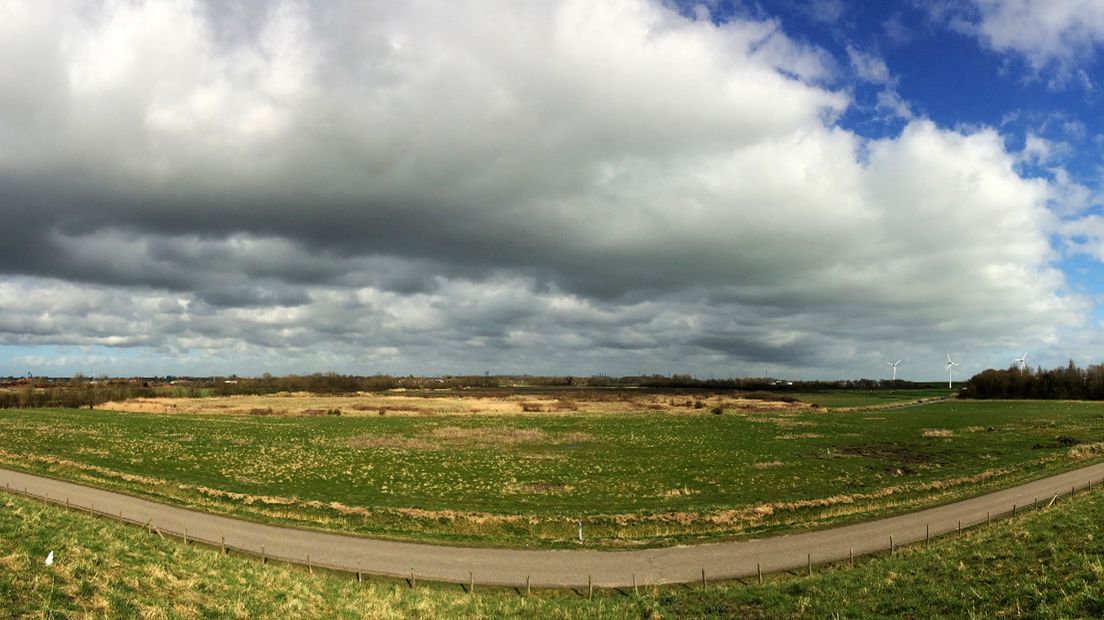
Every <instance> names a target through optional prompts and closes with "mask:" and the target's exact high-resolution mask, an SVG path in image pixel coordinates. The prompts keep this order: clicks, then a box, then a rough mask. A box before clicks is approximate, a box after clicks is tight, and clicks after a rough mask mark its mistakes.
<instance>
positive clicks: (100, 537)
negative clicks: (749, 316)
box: [0, 491, 1104, 618]
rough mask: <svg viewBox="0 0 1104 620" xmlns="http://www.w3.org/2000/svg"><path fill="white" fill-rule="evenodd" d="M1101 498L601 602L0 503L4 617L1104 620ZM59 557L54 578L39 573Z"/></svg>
mask: <svg viewBox="0 0 1104 620" xmlns="http://www.w3.org/2000/svg"><path fill="white" fill-rule="evenodd" d="M1102 522H1104V496H1102V495H1101V493H1100V492H1099V491H1097V492H1094V493H1090V494H1087V495H1081V496H1078V497H1075V498H1074V499H1072V500H1069V501H1068V502H1067V501H1065V500H1064V501H1062V502H1059V503H1058V504H1057V505H1056V506H1054V507H1053V508H1050V509H1045V510H1042V511H1039V512H1032V513H1028V514H1022V513H1021V515H1020V516H1018V517H1016V518H1014V519H1012V520H1010V521H1003V522H997V523H995V524H994V525H993V526H991V527H988V528H983V529H978V530H973V531H970V530H968V531H967V532H966V533H964V534H962V535H961V536H958V537H953V538H950V539H947V540H941V541H934V542H933V543H932V546H931V547H930V548H928V549H925V548H923V547H910V548H905V549H902V550H899V551H898V553H897V554H896V555H895V556H893V557H886V556H885V555H882V556H879V557H876V558H871V559H869V560H865V561H861V562H859V563H858V566H856V567H855V568H854V569H850V570H849V569H846V568H844V567H842V566H836V567H817V568H816V574H815V575H814V576H813V577H811V578H808V577H803V576H794V575H786V574H783V575H775V576H768V579H767V582H766V583H765V584H764V585H762V586H759V585H757V584H755V583H754V582H752V581H745V582H728V583H718V584H709V585H708V586H707V588H706V589H705V590H704V591H703V590H701V589H700V587H699V586H697V585H694V586H671V587H663V588H653V587H648V588H641V589H640V590H639V592H636V593H634V592H633V591H632V590H631V589H623V590H613V591H601V590H598V591H596V592H595V594H594V598H593V599H592V600H588V599H587V598H586V597H585V596H584V595H582V594H581V593H576V592H573V591H534V593H533V596H531V597H525V596H522V593H521V592H518V591H515V590H513V589H493V588H482V587H478V586H477V587H476V591H475V592H474V593H468V592H465V591H464V590H463V589H461V588H460V587H458V586H451V585H439V584H425V583H419V584H418V587H417V589H413V590H412V589H410V588H409V587H408V585H407V584H406V583H405V582H401V581H392V580H382V579H369V580H368V581H367V582H366V583H363V584H358V583H356V582H355V580H353V579H351V578H350V577H349V576H348V575H336V574H323V573H321V572H319V573H317V574H315V575H308V574H307V573H306V571H304V570H302V569H299V568H290V567H286V566H280V565H274V564H269V565H262V564H261V563H260V562H258V561H256V560H251V559H247V558H242V557H236V556H233V555H230V556H221V555H219V553H218V551H217V550H214V549H207V548H204V547H196V546H187V547H185V546H184V545H183V544H181V543H180V542H179V541H175V540H172V539H161V538H158V537H157V536H156V535H151V534H146V533H145V532H144V531H143V530H141V529H138V528H134V527H129V526H124V525H120V524H118V523H116V522H113V521H110V520H102V519H99V518H95V517H90V516H88V515H86V514H84V513H79V512H69V511H66V510H65V509H64V508H60V507H56V506H52V505H47V504H44V503H40V502H37V501H33V500H28V499H24V498H20V497H15V496H7V495H4V494H3V493H2V492H0V567H2V568H3V570H0V606H2V607H0V608H2V610H3V611H5V612H7V614H9V615H11V616H13V617H27V618H77V617H145V618H287V617H310V618H364V617H368V618H503V617H517V618H522V617H525V618H538V617H539V618H578V617H588V618H732V617H738V618H828V617H848V618H889V617H894V618H896V617H906V618H932V617H955V618H967V617H973V618H992V617H1031V618H1078V617H1100V616H1101V615H1102V614H1104V603H1102V602H1101V601H1104V564H1102V562H1101V557H1104V536H1101V535H1100V523H1102ZM50 551H53V552H54V553H55V564H54V565H53V566H52V567H46V566H45V565H44V562H43V559H44V558H45V557H46V554H47V553H49V552H50Z"/></svg>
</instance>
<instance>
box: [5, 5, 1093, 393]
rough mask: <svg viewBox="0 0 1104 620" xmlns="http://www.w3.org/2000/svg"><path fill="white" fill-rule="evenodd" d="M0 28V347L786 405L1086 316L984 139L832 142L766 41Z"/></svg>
mask: <svg viewBox="0 0 1104 620" xmlns="http://www.w3.org/2000/svg"><path fill="white" fill-rule="evenodd" d="M0 17H2V19H0V53H3V54H5V57H9V58H20V59H23V62H22V63H21V64H22V66H35V67H37V68H39V70H38V71H35V72H33V75H31V76H28V75H27V72H26V71H21V70H20V69H19V68H18V66H19V64H12V63H7V64H5V66H3V67H0V138H2V140H0V195H2V196H3V200H2V201H0V217H2V218H3V220H4V221H6V222H18V230H19V232H18V234H14V235H13V234H9V235H6V238H5V239H4V240H3V241H2V242H0V271H2V272H4V273H6V274H7V276H5V279H4V280H2V281H0V283H2V284H3V286H4V288H3V289H0V290H2V291H3V295H0V312H3V319H2V320H3V323H2V324H0V342H5V343H9V344H44V343H50V344H75V345H82V344H106V345H112V346H142V347H149V348H150V349H151V350H153V351H156V352H159V353H156V354H153V355H155V356H158V355H159V356H161V357H159V358H158V359H161V360H163V361H166V363H168V362H171V361H172V360H177V359H180V358H181V357H183V356H188V355H200V353H197V352H203V353H202V355H212V356H213V358H218V357H219V355H218V353H217V352H223V355H222V357H223V358H224V359H225V358H227V357H233V356H235V355H237V356H240V357H241V359H248V360H255V361H256V363H257V364H262V365H263V364H265V363H267V362H265V360H266V359H267V360H271V359H274V358H278V359H289V358H288V356H289V355H291V356H293V357H294V356H295V355H300V356H302V357H301V358H300V359H302V360H304V363H311V364H322V365H323V366H325V364H326V360H329V362H330V363H331V364H332V365H333V367H339V368H344V369H349V370H362V369H363V365H364V364H369V365H371V364H374V363H378V364H381V365H385V366H386V365H388V364H390V365H392V366H394V367H395V368H402V369H408V370H409V371H412V372H418V371H424V372H430V371H436V370H441V369H454V368H458V367H460V366H463V365H464V364H466V363H469V362H471V363H478V364H481V365H486V364H491V363H494V364H496V368H498V369H499V370H502V371H509V370H512V369H513V368H520V369H523V370H529V371H541V370H544V369H547V370H548V371H573V370H574V369H578V368H589V369H594V370H595V371H599V370H608V371H611V372H634V371H637V370H638V368H637V367H638V366H640V367H646V368H648V369H654V370H666V369H669V368H672V367H673V368H674V369H676V370H677V369H679V368H680V367H682V368H685V367H694V368H696V369H701V368H710V367H717V368H720V369H722V370H723V369H726V368H728V367H730V366H731V365H739V364H745V363H746V364H758V363H763V362H768V363H776V364H779V365H784V364H788V365H791V366H794V367H798V368H802V369H808V370H809V371H810V372H812V371H815V370H816V369H821V368H830V367H834V366H835V365H836V364H837V363H838V362H837V360H839V359H841V358H842V359H846V360H849V361H850V362H851V363H854V364H859V365H861V364H873V363H874V360H875V359H876V358H877V357H878V356H879V355H881V352H882V350H887V351H888V350H889V349H891V348H892V349H897V348H905V347H911V348H913V349H915V350H918V351H919V350H925V349H927V350H938V349H940V348H942V347H943V346H944V342H959V343H963V345H962V346H967V345H969V344H976V345H977V346H982V344H983V343H984V344H986V345H989V346H993V345H994V344H995V345H996V346H998V347H999V346H1003V345H1002V343H1005V342H1007V343H1008V345H1009V346H1012V345H1014V344H1015V343H1019V342H1021V341H1022V340H1024V339H1032V340H1035V341H1046V340H1048V339H1049V340H1052V339H1054V338H1055V334H1056V333H1057V330H1060V329H1061V328H1062V327H1063V326H1069V325H1074V324H1076V323H1077V322H1078V320H1079V317H1080V315H1081V313H1082V312H1083V310H1084V303H1083V302H1082V301H1080V300H1078V299H1077V298H1075V297H1072V296H1070V295H1068V294H1064V291H1063V288H1064V282H1063V278H1062V276H1061V274H1060V273H1059V272H1057V271H1055V270H1053V269H1052V268H1051V267H1050V266H1049V265H1050V261H1051V259H1052V258H1053V257H1052V250H1051V247H1050V243H1049V240H1048V234H1049V233H1050V232H1054V231H1055V229H1056V226H1057V224H1056V222H1054V221H1052V217H1051V215H1050V212H1049V211H1048V210H1047V208H1046V204H1047V201H1048V200H1049V199H1050V198H1051V196H1052V193H1053V191H1052V189H1051V188H1050V187H1049V186H1048V184H1047V183H1046V182H1045V181H1040V180H1027V179H1023V178H1021V177H1020V176H1019V175H1018V174H1017V172H1016V162H1017V159H1016V157H1017V156H1016V154H1013V153H1008V152H1006V150H1005V148H1004V146H1003V143H1002V141H1001V139H1000V136H998V135H997V134H995V133H994V132H992V131H989V130H978V131H976V132H971V133H962V132H957V131H949V130H945V129H941V128H938V127H936V126H934V125H932V124H931V123H929V122H927V121H923V120H918V121H914V122H913V123H911V124H910V125H909V126H908V127H907V128H906V129H905V131H904V132H903V133H902V135H900V136H898V137H895V138H893V139H887V140H882V141H866V140H863V139H861V138H859V137H857V136H855V135H853V134H851V133H849V132H847V131H844V130H842V129H840V128H838V127H836V126H835V124H834V120H833V119H834V118H835V117H836V116H837V115H838V114H839V113H840V112H842V110H843V109H845V108H846V106H847V105H848V100H847V97H846V96H845V95H844V94H842V93H843V89H837V88H834V87H833V86H831V84H832V80H833V79H835V78H834V76H833V75H832V70H831V69H830V66H831V63H830V62H827V61H826V60H825V57H824V55H823V53H821V52H819V51H817V50H815V49H809V48H807V47H804V46H801V45H799V44H796V43H794V42H793V41H791V40H790V39H788V38H787V37H786V36H785V34H784V33H783V32H782V31H781V30H780V28H779V26H778V24H776V23H772V22H732V23H729V24H725V25H723V26H716V25H713V24H712V23H710V22H708V21H693V20H691V19H687V18H685V17H683V16H680V15H678V14H677V13H675V12H673V11H671V10H669V9H667V8H665V7H663V6H662V5H660V4H659V3H655V2H648V1H645V0H607V1H603V2H598V3H594V2H562V3H515V2H506V3H503V2H489V1H488V2H474V1H473V2H443V3H441V2H410V3H390V2H386V3H384V2H380V3H374V2H325V3H305V2H303V3H300V2H279V3H273V4H271V5H266V6H264V8H263V9H262V8H257V6H254V5H252V4H249V3H236V2H213V1H212V2H206V3H204V2H178V3H168V2H142V1H135V2H120V3H110V4H102V3H86V2H77V1H74V2H68V3H66V2H59V3H54V4H49V3H43V6H39V5H37V4H29V3H18V2H8V3H0ZM1009 240H1015V242H1014V243H1009ZM1014 299H1030V300H1032V301H1031V303H1026V304H1024V303H1019V304H1014V303H1010V300H1014ZM82 304H83V305H82ZM933 334H934V335H935V336H936V339H938V340H939V341H940V342H938V343H933V342H932V340H933V338H932V337H933ZM860 343H863V344H860ZM289 351H291V352H292V353H289ZM887 354H891V353H887ZM366 360H367V361H366ZM371 360H376V361H371ZM254 370H255V371H259V369H254Z"/></svg>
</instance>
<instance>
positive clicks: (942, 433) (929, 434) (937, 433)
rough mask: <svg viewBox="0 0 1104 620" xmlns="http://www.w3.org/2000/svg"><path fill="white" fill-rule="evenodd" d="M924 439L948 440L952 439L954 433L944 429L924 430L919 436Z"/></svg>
mask: <svg viewBox="0 0 1104 620" xmlns="http://www.w3.org/2000/svg"><path fill="white" fill-rule="evenodd" d="M920 436H921V437H924V438H928V439H931V438H949V437H954V431H952V430H949V429H946V428H928V429H924V432H923V433H921V434H920Z"/></svg>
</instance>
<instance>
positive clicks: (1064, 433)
mask: <svg viewBox="0 0 1104 620" xmlns="http://www.w3.org/2000/svg"><path fill="white" fill-rule="evenodd" d="M1099 442H1104V411H1101V409H1100V407H1099V406H1098V405H1094V404H1091V403H1064V402H1062V403H1059V402H1016V403H1007V402H959V401H952V402H942V403H936V404H930V405H924V406H920V407H913V408H909V409H902V410H886V411H877V412H847V413H833V412H829V413H814V412H794V411H758V412H742V413H734V412H726V413H724V414H721V415H717V414H713V413H710V412H709V411H708V410H704V411H698V412H696V413H687V414H668V413H639V414H617V415H611V414H601V415H591V414H585V413H575V412H572V413H564V414H559V413H542V414H526V415H518V414H512V415H484V414H478V415H465V416H433V415H424V416H423V415H419V416H368V417H357V418H345V417H341V416H332V417H331V416H323V417H269V416H248V415H239V416H210V415H198V416H185V415H155V414H140V413H125V414H121V413H112V412H107V411H99V410H23V411H20V410H9V411H0V465H3V466H5V467H9V468H14V469H20V470H24V471H30V472H37V473H43V474H47V475H50V476H54V477H58V478H63V479H69V480H75V481H79V482H83V483H87V484H93V485H96V486H102V487H106V488H112V489H116V490H123V491H126V492H130V493H134V494H138V495H142V496H146V497H151V498H155V499H158V500H161V501H166V502H169V503H174V504H178V505H185V506H193V507H198V508H201V509H204V510H209V511H212V512H219V513H225V514H231V515H239V516H244V517H247V518H251V519H256V520H260V521H269V522H277V523H284V524H290V525H297V526H305V527H318V528H329V529H340V530H345V531H349V532H356V533H361V534H366V535H372V536H380V537H388V538H398V539H414V540H436V541H447V542H451V543H456V544H480V545H500V546H544V547H570V546H576V545H577V543H575V542H574V537H575V528H574V522H575V520H576V519H582V520H583V521H584V522H585V523H586V526H585V530H586V535H587V541H586V543H585V544H586V545H587V546H594V547H632V546H659V545H668V544H674V543H685V542H698V541H706V540H717V539H730V538H739V537H743V536H749V535H761V534H764V533H770V532H777V531H784V530H794V529H801V528H810V527H823V526H826V525H830V524H836V523H841V522H847V521H855V520H859V519H865V518H869V517H871V516H876V515H884V514H890V513H895V512H903V511H908V510H914V509H916V508H918V507H921V506H927V505H932V504H936V503H942V502H947V501H951V500H953V499H957V498H960V497H963V496H967V495H975V494H979V493H982V492H984V491H987V490H992V489H995V488H999V487H1004V486H1009V485H1011V484H1013V483H1016V482H1020V481H1023V480H1026V479H1029V478H1035V477H1040V476H1042V475H1045V474H1047V473H1052V472H1056V471H1059V470H1063V469H1069V468H1072V467H1075V466H1078V465H1080V464H1085V463H1088V462H1092V461H1093V460H1099V459H1100V458H1101V453H1102V452H1104V450H1102V449H1101V446H1100V445H1093V444H1097V443H1099Z"/></svg>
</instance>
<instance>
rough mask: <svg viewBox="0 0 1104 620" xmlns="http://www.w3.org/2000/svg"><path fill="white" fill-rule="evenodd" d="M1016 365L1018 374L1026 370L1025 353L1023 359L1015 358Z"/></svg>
mask: <svg viewBox="0 0 1104 620" xmlns="http://www.w3.org/2000/svg"><path fill="white" fill-rule="evenodd" d="M1016 365H1017V366H1019V367H1020V372H1023V371H1024V370H1025V369H1026V368H1027V353H1024V354H1023V357H1017V358H1016Z"/></svg>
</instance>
